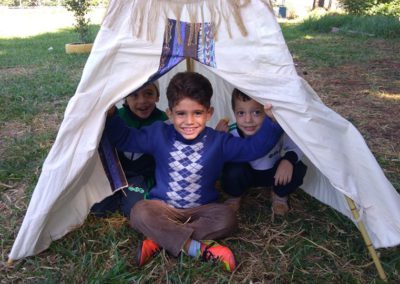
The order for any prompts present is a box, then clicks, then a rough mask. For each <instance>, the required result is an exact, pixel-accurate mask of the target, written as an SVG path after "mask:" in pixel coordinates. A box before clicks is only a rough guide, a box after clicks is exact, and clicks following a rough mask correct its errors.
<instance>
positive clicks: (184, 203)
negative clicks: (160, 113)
mask: <svg viewBox="0 0 400 284" xmlns="http://www.w3.org/2000/svg"><path fill="white" fill-rule="evenodd" d="M105 131H106V133H107V135H108V137H109V139H110V141H111V143H112V144H114V145H115V147H116V148H117V149H118V150H120V151H130V152H140V153H148V154H151V155H153V156H154V158H155V161H156V181H157V184H156V186H155V187H154V188H153V189H152V190H151V192H150V199H159V200H163V201H165V202H166V203H168V204H169V205H171V206H173V207H175V208H192V207H196V206H199V205H204V204H208V203H211V202H215V201H216V200H217V199H218V192H217V190H216V189H215V182H216V180H217V179H218V177H219V175H220V173H221V170H222V167H223V165H224V163H225V162H248V161H252V160H255V159H258V158H260V157H262V156H264V155H266V154H267V153H268V152H269V151H270V150H271V149H272V147H273V146H274V145H275V144H276V142H277V141H278V139H279V137H280V136H281V135H282V129H281V128H280V126H279V125H278V124H277V123H273V122H272V121H271V120H270V119H265V120H264V123H263V125H262V126H261V127H260V129H259V131H257V133H256V134H255V135H252V136H250V137H248V138H246V139H243V138H240V137H234V136H233V135H231V134H229V133H223V132H219V131H215V130H214V129H212V128H209V127H206V128H205V129H204V131H203V132H201V133H200V135H199V136H198V137H197V138H196V139H194V140H186V139H184V138H183V137H182V136H181V135H180V134H179V133H178V132H177V131H176V130H175V128H174V126H173V125H167V124H165V123H163V122H159V121H157V122H154V123H153V124H152V125H150V126H146V127H143V128H141V129H135V128H129V127H127V126H126V124H125V123H124V121H123V120H122V119H121V118H120V117H119V116H118V115H114V116H113V117H111V118H109V119H108V120H107V122H106V130H105Z"/></svg>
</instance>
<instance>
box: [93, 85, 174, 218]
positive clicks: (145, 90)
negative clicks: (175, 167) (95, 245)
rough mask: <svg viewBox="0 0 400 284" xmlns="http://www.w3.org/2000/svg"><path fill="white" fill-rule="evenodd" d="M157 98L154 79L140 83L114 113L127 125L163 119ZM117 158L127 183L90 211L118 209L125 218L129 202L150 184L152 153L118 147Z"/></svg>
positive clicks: (102, 213) (101, 213) (140, 196)
mask: <svg viewBox="0 0 400 284" xmlns="http://www.w3.org/2000/svg"><path fill="white" fill-rule="evenodd" d="M159 99H160V93H159V90H158V83H157V82H151V83H147V84H144V85H143V86H142V87H141V88H139V89H138V90H135V91H134V92H132V93H130V94H129V95H128V96H127V97H126V98H125V100H124V104H123V106H122V107H121V108H119V109H118V115H119V116H120V117H121V118H122V119H123V120H124V121H125V123H126V124H127V125H128V126H129V127H134V128H137V129H140V128H142V127H144V126H148V125H150V124H152V123H154V122H155V121H166V120H167V119H168V117H167V115H166V113H165V112H163V111H161V110H160V109H158V108H157V106H156V104H157V102H158V101H159ZM118 158H119V161H120V163H121V166H122V169H123V171H124V174H125V177H126V179H127V181H128V184H129V185H130V186H129V187H128V188H124V189H122V190H119V191H117V192H115V193H114V194H113V195H111V196H109V197H107V198H105V199H103V200H102V201H100V202H99V203H96V204H94V205H93V207H92V208H91V212H92V213H93V214H95V215H96V216H108V215H109V214H111V213H114V212H116V211H120V212H121V213H122V214H123V215H124V216H125V217H128V218H129V217H130V213H131V209H132V207H133V205H135V203H136V202H138V201H139V200H142V199H143V198H144V196H145V195H146V194H147V192H148V191H149V189H150V188H151V187H153V185H154V171H155V161H154V158H153V156H152V155H149V154H143V153H137V152H127V151H125V152H124V151H118Z"/></svg>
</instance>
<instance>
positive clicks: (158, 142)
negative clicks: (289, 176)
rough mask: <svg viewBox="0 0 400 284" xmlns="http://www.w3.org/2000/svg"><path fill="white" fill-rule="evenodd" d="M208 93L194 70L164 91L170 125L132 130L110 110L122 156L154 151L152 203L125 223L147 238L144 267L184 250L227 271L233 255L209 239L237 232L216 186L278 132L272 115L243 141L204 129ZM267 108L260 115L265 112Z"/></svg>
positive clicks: (111, 130) (141, 255)
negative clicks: (226, 170) (228, 168)
mask: <svg viewBox="0 0 400 284" xmlns="http://www.w3.org/2000/svg"><path fill="white" fill-rule="evenodd" d="M212 94H213V90H212V86H211V84H210V82H209V81H208V79H206V78H205V77H204V76H202V75H200V74H198V73H194V72H182V73H178V74H176V75H175V76H174V77H173V78H172V79H171V81H170V83H169V85H168V88H167V98H168V107H169V108H168V110H167V115H168V116H169V119H170V121H171V122H172V124H171V125H168V124H165V123H162V122H155V123H153V124H152V125H151V126H148V127H143V128H141V129H134V128H129V127H127V126H126V124H125V123H124V121H123V120H122V119H121V118H120V117H119V116H118V115H114V114H113V109H111V110H110V111H109V118H108V120H107V122H106V133H107V135H108V137H109V139H110V141H111V142H112V143H113V144H114V145H115V146H116V148H117V149H119V150H121V151H131V152H141V153H149V154H152V155H153V156H154V158H155V161H156V181H157V184H156V186H155V187H154V188H153V189H152V191H151V192H150V199H149V200H141V201H139V202H138V203H136V204H135V206H134V207H133V208H132V211H131V218H130V225H131V226H132V227H133V228H134V229H136V230H137V231H139V232H141V233H143V234H144V235H145V236H146V237H147V239H146V240H145V241H143V242H142V243H141V244H140V245H139V248H138V254H137V262H138V264H139V265H144V264H145V263H147V262H148V261H149V260H150V259H151V258H152V257H153V255H154V253H156V252H157V251H159V250H160V248H164V249H165V250H166V251H168V252H169V253H170V254H172V255H173V256H175V257H176V256H178V255H179V253H180V252H181V251H184V252H185V253H186V254H188V255H190V256H193V257H199V256H200V257H202V259H204V260H217V261H219V262H221V263H222V264H223V267H224V268H225V269H226V270H228V271H232V270H234V269H235V267H236V260H235V257H234V255H233V253H232V251H231V250H230V249H229V248H228V247H225V246H222V245H219V244H217V243H216V242H214V241H209V240H214V239H219V238H223V237H227V236H229V235H231V234H232V232H233V231H234V230H235V229H236V228H237V217H236V214H235V211H234V209H233V208H231V206H229V205H228V204H226V203H218V197H219V196H218V192H217V190H216V189H215V182H216V180H217V179H218V177H219V175H220V173H221V170H222V168H223V165H224V163H226V162H229V161H231V162H246V161H251V160H255V159H257V158H260V157H262V156H264V155H265V154H266V153H267V152H268V151H270V150H271V149H272V147H273V146H274V145H275V143H276V142H277V140H278V139H279V137H280V136H281V134H282V129H281V128H280V126H279V125H278V124H277V123H274V122H272V121H271V120H270V119H269V118H267V119H265V120H264V123H263V124H262V126H261V127H260V129H259V131H258V132H257V134H255V135H253V136H251V137H249V138H246V139H243V138H240V137H234V136H232V135H230V134H228V133H222V132H219V131H216V130H214V129H212V128H209V127H206V123H207V121H209V120H210V119H211V117H212V114H213V108H212V107H211V106H210V101H211V97H212ZM270 108H271V106H266V108H265V110H266V111H268V112H269V113H270Z"/></svg>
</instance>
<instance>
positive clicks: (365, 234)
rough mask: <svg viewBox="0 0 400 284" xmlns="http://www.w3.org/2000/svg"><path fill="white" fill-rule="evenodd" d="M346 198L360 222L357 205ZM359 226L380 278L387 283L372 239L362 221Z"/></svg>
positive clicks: (358, 222)
mask: <svg viewBox="0 0 400 284" xmlns="http://www.w3.org/2000/svg"><path fill="white" fill-rule="evenodd" d="M345 197H346V201H347V204H348V205H349V207H350V209H351V213H352V214H353V216H354V218H355V220H359V218H360V214H358V211H357V208H356V204H355V203H354V201H353V199H351V198H350V197H347V196H345ZM357 224H358V229H359V230H360V233H361V235H362V237H363V239H364V242H365V245H366V246H367V248H368V251H369V253H370V255H371V257H372V260H373V261H374V264H375V267H376V270H378V274H379V277H380V278H381V279H382V280H383V281H385V282H387V277H386V274H385V271H384V270H383V267H382V264H381V261H380V260H379V257H378V255H377V253H376V250H375V248H374V247H373V245H372V242H371V239H370V238H369V235H368V232H367V230H366V229H365V225H364V223H363V222H362V221H361V220H359V221H357Z"/></svg>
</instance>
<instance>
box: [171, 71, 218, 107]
mask: <svg viewBox="0 0 400 284" xmlns="http://www.w3.org/2000/svg"><path fill="white" fill-rule="evenodd" d="M212 95H213V89H212V86H211V83H210V81H209V80H208V79H207V78H206V77H204V76H203V75H201V74H199V73H196V72H180V73H177V74H176V75H175V76H174V77H172V79H171V81H170V82H169V84H168V88H167V98H168V107H169V108H170V109H172V108H173V107H174V106H176V105H177V104H178V103H179V102H180V101H181V100H183V99H185V98H189V99H191V100H194V101H196V102H198V103H199V104H201V105H203V106H205V107H206V108H209V107H210V106H211V97H212Z"/></svg>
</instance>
